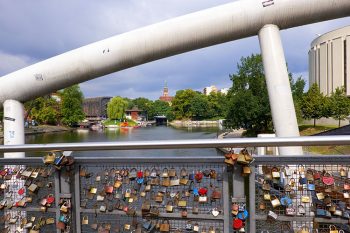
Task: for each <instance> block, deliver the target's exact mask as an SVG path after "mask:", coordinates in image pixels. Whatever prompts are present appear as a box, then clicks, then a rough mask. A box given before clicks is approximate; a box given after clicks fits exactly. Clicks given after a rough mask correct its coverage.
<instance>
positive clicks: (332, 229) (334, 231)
mask: <svg viewBox="0 0 350 233" xmlns="http://www.w3.org/2000/svg"><path fill="white" fill-rule="evenodd" d="M329 233H339V231H338V229H337V228H336V226H334V225H330V226H329Z"/></svg>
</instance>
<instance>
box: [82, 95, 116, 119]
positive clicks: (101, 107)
mask: <svg viewBox="0 0 350 233" xmlns="http://www.w3.org/2000/svg"><path fill="white" fill-rule="evenodd" d="M111 98H112V97H95V98H86V99H84V101H83V110H84V113H85V116H86V118H87V119H90V120H103V119H106V118H107V104H108V102H109V101H110V99H111Z"/></svg>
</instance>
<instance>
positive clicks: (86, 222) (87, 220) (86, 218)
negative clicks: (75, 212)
mask: <svg viewBox="0 0 350 233" xmlns="http://www.w3.org/2000/svg"><path fill="white" fill-rule="evenodd" d="M81 224H82V225H88V224H89V218H88V216H84V217H83V220H82V221H81Z"/></svg>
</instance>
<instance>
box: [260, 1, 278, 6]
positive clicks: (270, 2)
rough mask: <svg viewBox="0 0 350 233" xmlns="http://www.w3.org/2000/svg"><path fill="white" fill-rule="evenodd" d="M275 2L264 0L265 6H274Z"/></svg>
mask: <svg viewBox="0 0 350 233" xmlns="http://www.w3.org/2000/svg"><path fill="white" fill-rule="evenodd" d="M274 4H275V2H274V0H264V1H262V5H263V7H268V6H272V5H274Z"/></svg>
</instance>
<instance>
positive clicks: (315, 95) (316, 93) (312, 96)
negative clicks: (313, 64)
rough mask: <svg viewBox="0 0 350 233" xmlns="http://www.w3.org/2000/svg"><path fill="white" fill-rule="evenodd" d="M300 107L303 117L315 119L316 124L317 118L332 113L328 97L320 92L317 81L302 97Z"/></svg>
mask: <svg viewBox="0 0 350 233" xmlns="http://www.w3.org/2000/svg"><path fill="white" fill-rule="evenodd" d="M300 108H301V112H302V114H303V118H304V119H313V120H314V126H316V120H317V119H320V118H322V117H328V116H329V115H330V113H329V104H328V98H326V97H325V96H324V95H323V94H322V93H321V92H320V89H319V88H318V86H317V84H316V83H314V84H313V85H312V86H311V88H310V89H309V90H308V91H307V92H306V93H305V94H304V96H303V97H302V101H301V106H300Z"/></svg>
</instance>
